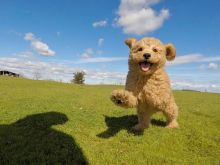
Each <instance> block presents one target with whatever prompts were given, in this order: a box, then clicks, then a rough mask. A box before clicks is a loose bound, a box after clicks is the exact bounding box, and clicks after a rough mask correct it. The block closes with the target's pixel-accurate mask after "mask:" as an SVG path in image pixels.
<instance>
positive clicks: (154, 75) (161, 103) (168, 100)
mask: <svg viewBox="0 0 220 165" xmlns="http://www.w3.org/2000/svg"><path fill="white" fill-rule="evenodd" d="M125 43H126V44H127V45H128V46H129V48H130V56H129V60H128V64H129V71H128V75H127V80H126V86H125V90H114V91H113V92H112V96H111V100H112V101H113V102H114V103H115V104H116V105H119V106H122V107H126V108H131V107H136V108H137V114H138V124H137V125H135V126H134V127H133V129H134V130H136V131H143V130H144V129H145V128H147V127H148V126H149V124H150V118H151V116H152V115H153V114H154V113H156V112H159V111H160V112H163V114H164V115H165V116H166V119H167V127H169V128H176V127H178V123H177V121H176V119H177V116H178V107H177V105H176V103H175V100H174V97H173V94H172V90H171V86H170V80H169V77H168V75H167V73H166V71H165V69H164V66H165V63H166V60H168V61H171V60H174V58H175V56H176V49H175V48H174V46H173V45H172V44H162V43H161V42H160V40H158V39H155V38H143V39H141V40H140V41H136V39H134V38H129V39H127V40H126V41H125Z"/></svg>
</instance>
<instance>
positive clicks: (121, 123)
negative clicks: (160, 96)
mask: <svg viewBox="0 0 220 165" xmlns="http://www.w3.org/2000/svg"><path fill="white" fill-rule="evenodd" d="M105 123H106V125H107V127H108V129H107V130H106V131H104V132H102V133H100V134H98V135H97V136H98V137H100V138H110V137H112V136H115V135H116V134H117V133H118V132H119V131H120V130H127V132H129V133H133V134H134V135H141V134H143V132H134V131H132V129H131V128H132V127H133V126H134V125H135V124H137V123H138V118H137V115H126V116H121V117H108V116H105ZM151 124H152V125H156V126H160V127H165V126H166V122H164V121H162V120H157V119H151Z"/></svg>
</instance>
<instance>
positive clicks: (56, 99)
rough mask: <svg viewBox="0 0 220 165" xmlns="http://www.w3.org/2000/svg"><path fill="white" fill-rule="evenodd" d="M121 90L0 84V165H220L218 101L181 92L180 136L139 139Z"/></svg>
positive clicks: (175, 132) (160, 132) (160, 131)
mask: <svg viewBox="0 0 220 165" xmlns="http://www.w3.org/2000/svg"><path fill="white" fill-rule="evenodd" d="M117 88H120V86H105V85H102V86H101V85H100V86H89V85H85V86H79V85H74V84H64V83H56V82H48V81H33V80H26V79H20V78H6V77H0V164H1V165H4V164H37V165H39V164H95V165H96V164H101V165H102V164H137V165H139V164H211V165H214V164H220V94H212V93H201V92H189V91H176V92H174V95H175V98H176V102H177V104H178V106H179V114H180V115H179V124H180V128H179V129H166V128H164V124H165V118H164V117H163V115H162V114H157V115H154V116H153V119H152V125H151V127H150V128H149V129H148V130H146V131H145V132H144V134H143V135H134V134H132V133H129V130H130V128H131V126H133V125H134V124H135V123H136V122H137V118H136V115H135V113H136V112H135V110H134V109H123V108H120V107H117V106H115V105H114V104H113V103H112V102H111V101H110V99H109V97H110V93H111V91H112V90H113V89H117ZM121 88H122V87H121Z"/></svg>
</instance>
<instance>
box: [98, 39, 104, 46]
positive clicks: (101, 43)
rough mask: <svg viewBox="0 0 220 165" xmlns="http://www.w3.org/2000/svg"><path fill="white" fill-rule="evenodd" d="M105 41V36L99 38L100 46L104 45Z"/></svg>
mask: <svg viewBox="0 0 220 165" xmlns="http://www.w3.org/2000/svg"><path fill="white" fill-rule="evenodd" d="M103 43H104V38H99V40H98V46H99V47H100V46H102V45H103Z"/></svg>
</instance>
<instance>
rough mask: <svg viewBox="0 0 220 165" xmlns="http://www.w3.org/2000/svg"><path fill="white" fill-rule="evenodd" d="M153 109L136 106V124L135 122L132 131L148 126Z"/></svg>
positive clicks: (141, 129)
mask: <svg viewBox="0 0 220 165" xmlns="http://www.w3.org/2000/svg"><path fill="white" fill-rule="evenodd" d="M153 113H154V111H151V110H150V109H147V108H146V107H145V106H138V109H137V115H138V124H136V125H135V126H134V127H132V129H133V130H134V131H143V130H144V129H145V128H148V127H149V125H150V119H151V116H152V115H153Z"/></svg>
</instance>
